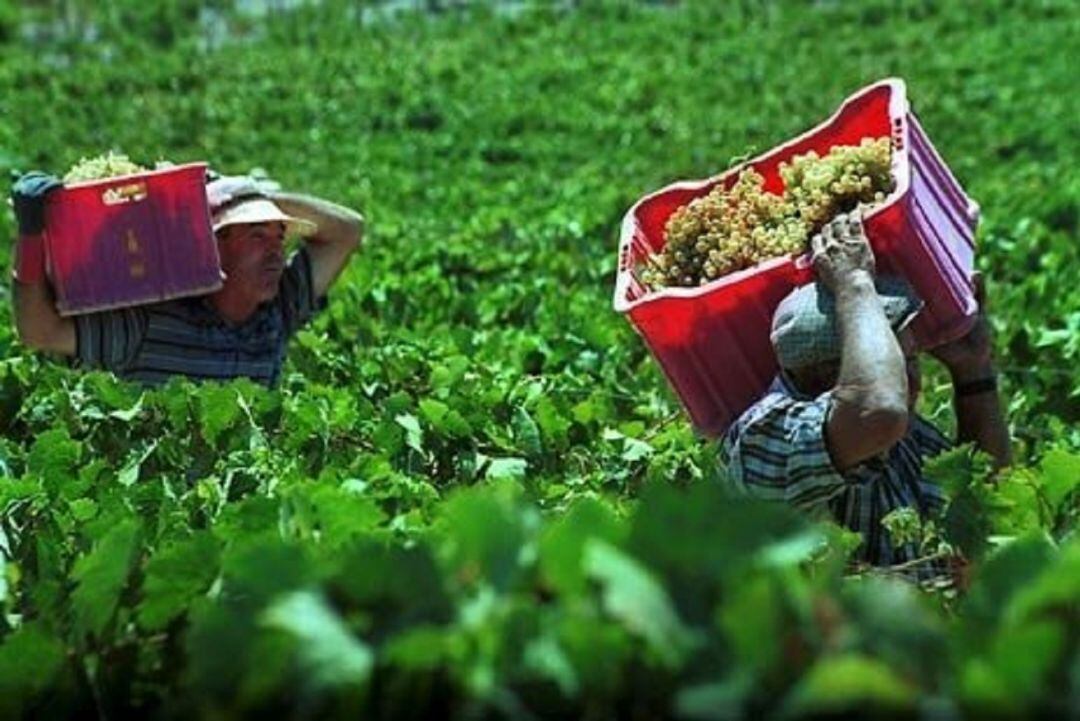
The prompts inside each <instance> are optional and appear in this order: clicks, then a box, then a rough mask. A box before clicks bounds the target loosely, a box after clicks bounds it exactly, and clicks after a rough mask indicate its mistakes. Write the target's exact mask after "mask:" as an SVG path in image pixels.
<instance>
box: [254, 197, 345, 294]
mask: <svg viewBox="0 0 1080 721" xmlns="http://www.w3.org/2000/svg"><path fill="white" fill-rule="evenodd" d="M271 198H272V199H273V201H274V202H275V203H277V205H278V207H280V208H281V209H282V210H284V211H285V212H286V213H288V214H289V215H293V216H295V217H298V218H302V219H304V220H310V221H311V222H313V223H315V224H316V225H318V226H319V228H318V230H317V231H316V232H315V234H314V235H313V236H311V237H310V238H308V239H307V243H308V246H307V247H308V253H309V255H310V256H311V280H312V289H313V291H314V293H315V295H316V296H321V295H324V294H325V293H326V292H327V291H328V290H329V289H330V286H331V285H333V284H334V282H335V281H336V280H337V278H338V276H339V275H340V274H341V271H342V269H344V267H345V265H346V263H348V261H349V257H350V256H351V255H352V253H353V251H355V250H356V248H357V247H358V246H359V245H360V240H361V237H362V236H363V233H364V218H363V216H362V215H360V214H359V213H357V212H356V211H355V210H351V209H349V208H346V207H345V206H343V205H338V204H337V203H331V202H330V201H328V200H323V199H321V198H315V197H313V196H310V195H300V194H298V193H281V192H279V193H273V194H272V195H271Z"/></svg>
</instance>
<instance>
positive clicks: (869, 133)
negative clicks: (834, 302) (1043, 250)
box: [614, 78, 979, 437]
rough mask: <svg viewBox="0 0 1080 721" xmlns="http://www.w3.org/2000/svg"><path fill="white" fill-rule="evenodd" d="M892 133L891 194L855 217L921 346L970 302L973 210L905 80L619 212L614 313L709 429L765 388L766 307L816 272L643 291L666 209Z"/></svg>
mask: <svg viewBox="0 0 1080 721" xmlns="http://www.w3.org/2000/svg"><path fill="white" fill-rule="evenodd" d="M883 136H890V137H891V138H892V147H893V157H892V171H893V176H894V178H895V180H896V189H895V191H894V192H893V193H892V194H891V195H890V196H889V197H888V198H887V199H886V201H885V203H883V204H882V205H880V206H879V207H877V208H876V209H875V210H874V211H873V212H870V213H868V214H867V215H866V216H864V226H865V228H866V233H867V236H868V238H869V240H870V245H871V247H872V248H873V250H874V255H875V259H876V265H877V270H878V272H879V273H895V274H898V275H902V276H903V277H905V278H907V279H908V281H909V282H910V283H911V284H912V286H914V288H915V290H916V291H917V292H918V294H919V295H920V296H921V297H922V298H923V300H925V301H926V307H925V309H924V310H923V312H922V313H921V314H920V315H919V318H918V319H917V321H916V323H915V325H914V327H913V328H914V331H915V334H916V336H917V338H918V341H919V343H920V345H921V347H923V348H932V347H934V346H936V345H938V344H940V343H944V342H946V341H948V340H951V339H953V338H956V337H959V336H960V335H963V334H964V333H965V332H967V330H968V329H969V328H970V327H971V324H972V322H973V319H974V316H975V313H976V311H977V304H976V302H975V298H974V289H973V282H972V274H973V268H974V251H975V242H974V238H975V227H976V225H977V224H978V218H979V207H978V205H977V204H976V203H975V202H974V201H973V200H972V199H971V198H969V197H968V196H967V194H965V192H964V190H963V188H961V187H960V184H959V183H958V182H957V181H956V178H955V177H953V174H952V173H951V172H950V171H949V168H948V167H947V166H946V165H945V163H944V161H943V160H942V159H941V156H940V155H939V154H938V153H937V151H936V150H935V149H934V146H933V145H932V144H931V143H930V140H929V138H927V136H926V133H925V132H923V129H922V127H921V126H920V125H919V122H918V120H917V119H916V117H915V115H914V114H913V113H912V112H911V108H910V106H909V104H908V100H907V95H906V88H905V85H904V82H903V81H902V80H899V79H895V78H892V79H887V80H883V81H881V82H878V83H875V84H873V85H870V86H868V87H866V88H863V89H862V90H860V91H859V92H857V93H855V94H854V95H852V96H851V97H849V98H848V99H847V100H846V101H845V102H844V103H843V105H841V106H840V109H839V110H838V111H837V112H836V114H835V115H833V117H831V118H830V119H829V120H827V121H826V122H824V123H822V124H821V125H819V126H817V127H816V128H814V129H812V130H810V131H808V132H807V133H805V134H803V135H800V136H799V137H797V138H795V139H793V140H791V141H789V142H787V143H784V144H783V145H780V146H778V147H776V148H774V149H772V150H770V151H768V152H767V153H765V154H763V155H760V156H758V157H756V158H753V159H751V160H749V161H747V162H746V163H743V164H740V165H739V166H737V167H734V168H732V169H730V170H728V171H726V172H724V173H722V174H721V175H718V176H715V177H713V178H708V179H705V180H699V181H689V182H680V183H674V184H672V185H669V186H667V187H666V188H663V189H662V190H660V191H658V192H656V193H653V194H651V195H648V196H646V197H644V198H642V199H641V200H639V201H638V202H637V203H635V204H634V206H633V207H632V208H631V209H630V210H629V212H628V213H627V214H626V216H625V218H624V219H623V224H622V234H621V237H620V240H619V270H618V276H617V280H616V285H615V303H614V305H615V310H617V311H618V312H620V313H625V314H626V315H627V316H628V318H629V320H630V322H631V323H632V324H633V326H634V328H635V329H636V330H637V331H638V333H639V334H640V335H641V336H642V338H643V339H644V340H645V343H646V344H647V345H648V347H649V350H650V351H651V352H652V354H653V356H654V357H655V358H656V360H657V361H658V362H659V363H660V366H661V368H663V370H664V373H665V375H666V376H667V378H668V380H669V381H670V383H671V385H672V387H673V388H674V389H675V392H676V393H677V394H678V396H679V398H680V399H681V401H682V403H683V406H684V407H685V408H686V410H687V412H688V413H689V414H690V417H691V419H692V421H693V423H694V425H695V426H696V427H697V428H698V430H699V431H700V432H702V433H704V434H705V435H706V436H710V437H712V436H718V435H720V434H722V433H723V432H724V431H725V430H726V429H727V427H728V426H729V425H730V424H731V423H732V422H733V421H734V420H735V419H736V418H737V417H738V416H739V415H740V414H741V413H742V412H743V411H744V410H746V409H747V408H748V407H749V406H750V405H751V404H752V403H753V402H754V401H755V400H757V399H758V398H760V397H761V395H762V394H763V393H764V392H765V390H766V389H767V388H768V385H769V383H770V382H771V381H772V379H773V377H774V376H775V375H776V373H777V370H778V366H777V361H776V357H775V354H774V353H773V349H772V345H771V343H770V341H769V329H770V326H771V322H772V314H773V311H774V310H775V309H776V306H777V305H778V304H779V302H780V300H782V299H783V298H784V296H786V295H787V294H788V293H789V292H790V291H791V290H793V289H794V288H795V287H797V286H800V285H804V284H806V283H809V282H811V281H812V280H813V271H812V269H811V267H810V262H809V258H808V256H806V255H802V256H799V257H796V258H778V259H774V260H770V261H767V262H765V263H762V264H759V265H758V266H755V267H753V268H748V269H746V270H744V271H741V272H738V273H733V274H731V275H728V276H725V277H723V278H718V279H717V280H714V281H712V282H710V283H708V284H707V285H704V286H701V287H699V288H667V289H664V290H662V291H658V292H652V293H650V292H647V290H646V289H645V287H644V286H643V285H642V283H641V282H640V280H639V279H638V278H637V276H636V275H635V273H636V270H637V265H638V263H639V261H640V259H641V258H642V257H643V256H644V254H645V253H647V252H649V251H652V252H656V251H659V250H660V249H661V248H662V247H663V245H664V225H665V223H666V222H667V220H668V217H669V216H671V214H672V213H673V212H675V210H676V209H678V208H679V207H681V206H683V205H685V204H686V203H688V202H689V201H690V200H692V199H693V198H696V197H699V196H702V195H706V194H707V193H708V192H709V191H710V190H712V188H713V187H714V186H716V185H718V184H721V183H723V184H724V186H725V187H728V188H730V187H731V185H732V184H733V183H734V182H735V180H736V178H737V176H738V174H739V171H741V170H742V169H743V168H744V167H746V166H748V165H749V166H753V167H754V168H755V169H756V170H757V171H758V172H759V173H761V174H762V175H763V176H764V178H765V187H766V189H767V190H769V191H771V192H775V193H780V192H782V190H783V180H782V179H781V177H780V174H779V170H778V166H779V164H780V163H781V162H782V161H787V160H789V159H790V158H791V157H792V156H794V155H801V154H803V153H806V152H808V151H810V150H815V151H817V152H818V154H819V155H824V154H826V153H827V152H828V151H829V149H830V148H831V147H832V146H834V145H854V144H858V143H859V141H861V140H862V139H863V138H864V137H875V138H876V137H883Z"/></svg>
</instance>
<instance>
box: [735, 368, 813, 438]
mask: <svg viewBox="0 0 1080 721" xmlns="http://www.w3.org/2000/svg"><path fill="white" fill-rule="evenodd" d="M829 403H830V398H829V394H827V393H826V394H823V395H821V396H818V397H816V398H805V397H803V398H799V397H796V396H794V395H792V394H791V393H790V392H789V391H788V390H787V389H786V388H785V387H784V386H783V385H782V384H781V383H779V382H776V383H774V384H773V385H772V386H771V387H770V388H769V390H768V391H767V392H766V393H765V395H764V396H762V397H761V398H760V399H759V400H758V401H757V402H755V403H754V404H753V405H752V406H750V407H749V408H747V409H746V410H745V411H744V412H743V413H742V415H740V416H739V418H738V419H736V421H735V422H734V423H733V424H732V425H731V427H730V428H729V429H728V431H727V433H726V434H725V435H724V439H723V444H724V445H725V446H727V447H731V446H734V445H736V444H738V443H740V442H744V441H746V440H748V439H754V438H757V437H763V438H773V439H775V440H777V441H780V442H783V441H784V440H787V439H790V438H792V437H793V435H799V434H800V433H805V432H807V431H811V432H812V431H816V432H817V433H820V430H821V427H822V425H823V424H824V422H825V418H826V417H827V415H828V411H829Z"/></svg>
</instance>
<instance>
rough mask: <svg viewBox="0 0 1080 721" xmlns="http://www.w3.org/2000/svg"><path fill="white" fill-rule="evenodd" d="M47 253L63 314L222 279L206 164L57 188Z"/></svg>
mask: <svg viewBox="0 0 1080 721" xmlns="http://www.w3.org/2000/svg"><path fill="white" fill-rule="evenodd" d="M45 257H46V263H47V266H46V267H47V268H48V272H49V277H50V279H51V280H52V284H53V287H54V288H55V290H56V305H57V310H58V311H59V312H60V315H65V316H67V315H75V314H79V313H90V312H93V311H99V310H105V309H108V308H118V307H123V306H132V305H140V304H143V303H153V302H157V301H162V300H168V299H170V298H178V297H181V296H186V295H198V294H202V293H209V292H212V291H215V290H217V289H219V288H220V287H221V284H222V277H221V261H220V259H219V257H218V249H217V242H216V240H215V239H214V233H213V230H212V229H211V227H210V210H209V206H208V205H207V200H206V164H205V163H190V164H187V165H180V166H176V167H172V168H167V169H164V170H156V171H150V172H146V173H138V174H135V175H125V176H120V177H116V178H109V179H107V180H95V181H88V182H84V183H75V184H72V185H69V186H66V187H64V188H62V189H59V190H57V191H56V192H54V193H50V194H49V196H48V201H47V203H46V210H45Z"/></svg>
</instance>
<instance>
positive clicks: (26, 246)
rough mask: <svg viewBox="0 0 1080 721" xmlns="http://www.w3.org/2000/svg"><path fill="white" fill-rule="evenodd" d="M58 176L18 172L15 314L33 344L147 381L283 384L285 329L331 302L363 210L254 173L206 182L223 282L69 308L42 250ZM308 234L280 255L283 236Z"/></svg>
mask: <svg viewBox="0 0 1080 721" xmlns="http://www.w3.org/2000/svg"><path fill="white" fill-rule="evenodd" d="M59 185H60V182H59V181H58V180H57V179H56V178H53V177H51V176H48V175H44V174H42V173H31V174H28V175H26V176H23V177H22V178H20V179H19V181H17V182H16V184H15V186H14V188H13V191H12V203H13V205H14V208H15V215H16V218H17V220H18V224H19V240H18V245H17V249H16V262H15V282H14V284H13V285H14V300H15V321H16V326H17V330H18V333H19V337H20V339H21V340H22V342H23V343H25V344H26V345H28V346H30V347H32V348H36V349H38V350H43V351H49V352H54V353H59V354H62V355H66V356H69V357H71V358H72V359H73V361H74V363H75V364H76V365H77V366H79V367H82V368H100V369H106V370H111V371H113V372H114V373H116V374H117V375H118V376H120V377H122V378H125V379H129V380H133V381H136V382H140V383H144V384H151V385H153V384H159V383H162V382H164V381H166V380H168V379H169V378H170V377H172V376H176V375H182V376H187V377H189V378H192V379H197V380H198V379H212V380H227V379H230V378H238V377H247V378H251V379H252V380H254V381H256V382H260V383H263V384H266V385H268V386H273V385H275V384H276V383H277V381H278V379H279V377H280V374H281V368H282V364H283V362H284V358H285V350H286V345H287V343H288V340H289V338H290V337H291V336H292V335H293V334H294V333H295V332H296V331H297V330H298V329H299V328H300V327H301V326H303V325H304V324H305V323H306V322H307V321H308V320H310V319H311V317H312V316H313V315H314V314H315V313H316V312H318V311H319V310H320V309H321V308H322V307H323V306H324V305H325V302H326V301H325V297H324V296H325V294H326V292H327V290H328V289H329V288H330V286H331V285H332V284H333V283H334V281H335V280H336V279H337V277H338V275H339V274H340V272H341V270H342V269H343V268H344V267H345V264H346V262H347V261H348V259H349V257H350V256H351V255H352V253H353V251H355V250H356V248H357V247H358V246H359V244H360V240H361V236H362V234H363V218H362V217H361V215H360V214H359V213H357V212H355V211H353V210H350V209H348V208H345V207H342V206H340V205H336V204H334V203H331V202H329V201H326V200H322V199H319V198H314V197H311V196H306V195H298V194H293V193H284V192H279V191H278V190H277V188H276V186H275V185H272V184H267V183H259V182H257V181H255V180H254V179H252V178H249V177H244V176H232V177H223V178H215V179H214V180H212V181H211V182H209V183H208V184H207V196H208V199H209V204H210V211H211V219H212V223H213V229H214V233H215V234H216V235H217V239H218V250H219V255H220V257H221V269H222V271H223V273H224V276H225V280H224V284H223V286H222V287H221V289H220V290H218V291H216V292H214V293H212V294H210V295H206V296H199V297H194V298H180V299H176V300H170V301H165V302H162V303H155V304H149V305H142V306H136V307H132V308H123V309H118V310H110V311H105V312H99V313H89V314H86V315H80V316H75V317H74V318H63V317H61V316H60V315H59V314H58V313H57V312H56V308H55V306H54V305H53V300H52V293H51V290H50V288H49V286H48V284H47V281H46V279H45V268H44V258H43V254H42V252H41V233H42V230H43V228H44V200H45V196H46V195H47V194H48V193H49V192H50V191H51V190H53V189H54V188H57V187H59ZM287 235H297V236H300V237H301V238H303V239H304V243H303V245H302V247H301V248H300V250H299V251H297V252H296V253H295V254H294V255H293V256H292V258H291V259H288V261H286V258H285V246H284V242H285V237H286V236H287Z"/></svg>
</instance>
